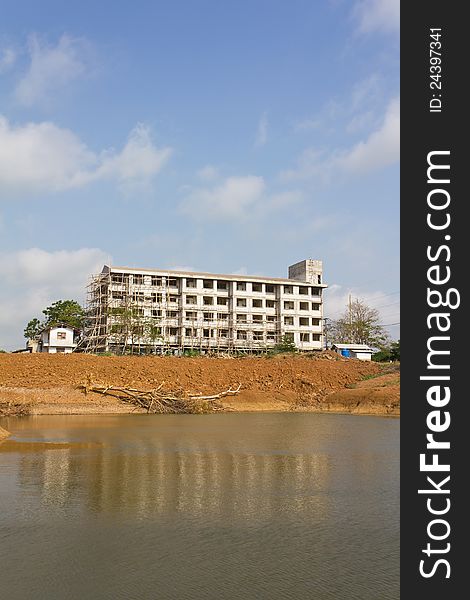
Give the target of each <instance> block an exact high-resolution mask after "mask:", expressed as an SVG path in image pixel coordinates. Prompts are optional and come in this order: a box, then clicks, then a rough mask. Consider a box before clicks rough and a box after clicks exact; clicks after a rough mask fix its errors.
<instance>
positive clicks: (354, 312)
mask: <svg viewBox="0 0 470 600" xmlns="http://www.w3.org/2000/svg"><path fill="white" fill-rule="evenodd" d="M328 336H329V340H330V341H331V342H332V343H337V344H340V343H341V344H347V343H350V344H369V345H370V346H374V347H376V348H383V347H384V346H387V344H388V342H389V335H388V333H387V332H386V331H385V329H384V328H383V327H382V325H380V315H379V312H378V310H376V309H375V308H370V307H369V306H367V304H366V303H365V302H364V301H363V300H359V299H356V300H354V301H353V302H351V303H350V305H349V306H348V307H347V308H346V310H345V312H344V314H343V315H342V316H341V317H340V318H339V319H337V320H336V321H332V322H331V325H330V327H329V331H328Z"/></svg>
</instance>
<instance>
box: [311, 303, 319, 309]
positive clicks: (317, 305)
mask: <svg viewBox="0 0 470 600" xmlns="http://www.w3.org/2000/svg"><path fill="white" fill-rule="evenodd" d="M312 310H320V305H319V304H314V303H312Z"/></svg>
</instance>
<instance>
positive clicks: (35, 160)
mask: <svg viewBox="0 0 470 600" xmlns="http://www.w3.org/2000/svg"><path fill="white" fill-rule="evenodd" d="M171 152H172V150H171V148H168V147H166V148H157V147H156V146H155V145H154V144H153V142H152V140H151V138H150V132H149V130H148V128H146V127H145V126H143V125H140V124H139V125H137V126H136V127H135V128H134V129H133V130H132V131H131V133H130V135H129V138H128V140H127V143H126V145H125V146H124V148H123V149H122V150H121V151H120V152H116V151H114V150H105V151H102V152H101V153H99V154H96V153H95V152H93V151H92V150H91V149H89V148H88V147H87V146H86V145H85V144H84V143H83V142H82V141H81V140H80V139H79V138H78V137H77V136H76V135H75V134H74V133H73V132H72V131H70V130H69V129H63V128H60V127H58V126H57V125H54V123H51V122H47V121H46V122H41V123H27V124H25V125H20V126H17V127H15V126H12V125H10V123H9V122H8V121H7V119H5V118H4V117H2V116H0V198H1V197H2V196H3V195H6V194H8V193H15V192H16V193H18V192H19V193H22V192H23V193H24V192H36V191H39V192H42V191H53V192H57V191H62V190H67V189H71V188H76V187H81V186H84V185H87V184H89V183H91V182H93V181H96V180H102V179H114V180H117V181H118V182H119V183H125V182H129V181H147V180H148V179H149V178H151V177H153V176H154V175H155V174H156V173H158V172H159V171H160V169H161V168H162V167H163V165H164V164H165V162H166V161H167V160H168V158H169V157H170V155H171Z"/></svg>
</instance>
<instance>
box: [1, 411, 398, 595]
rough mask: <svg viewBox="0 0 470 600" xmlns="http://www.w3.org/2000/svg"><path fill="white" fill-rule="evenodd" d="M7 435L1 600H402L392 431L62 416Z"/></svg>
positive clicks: (355, 425)
mask: <svg viewBox="0 0 470 600" xmlns="http://www.w3.org/2000/svg"><path fill="white" fill-rule="evenodd" d="M2 426H4V427H6V428H7V429H8V430H9V431H11V432H12V433H13V440H12V441H6V442H3V443H2V444H0V490H1V494H0V505H1V506H0V539H1V540H2V544H0V564H1V565H2V592H3V595H4V596H5V597H8V598H9V600H17V599H18V600H29V599H31V600H37V599H38V598H47V600H56V599H57V600H63V598H67V599H68V600H69V599H70V600H75V599H76V600H82V599H83V598H93V599H97V600H121V599H122V600H128V599H129V598H136V599H142V600H148V599H153V598H158V600H194V599H195V598H201V599H204V600H220V599H221V598H224V600H225V599H227V600H258V599H259V598H269V599H270V600H271V599H272V600H298V599H300V598H302V599H303V598H306V599H307V598H312V599H313V600H343V599H347V600H377V599H378V598H380V600H396V598H398V544H399V537H398V516H399V515H398V475H399V471H398V427H399V423H398V421H391V420H386V419H376V418H368V417H352V416H332V415H300V414H278V415H276V414H271V415H241V414H225V415H204V416H197V415H195V416H193V415H175V416H164V417H160V416H157V417H155V418H153V417H147V416H146V415H144V416H140V417H139V416H116V417H103V416H100V417H91V416H87V417H58V416H56V417H37V418H31V419H24V420H21V421H14V420H11V422H8V423H3V422H2ZM25 564H27V565H28V569H26V570H25V568H24V565H25Z"/></svg>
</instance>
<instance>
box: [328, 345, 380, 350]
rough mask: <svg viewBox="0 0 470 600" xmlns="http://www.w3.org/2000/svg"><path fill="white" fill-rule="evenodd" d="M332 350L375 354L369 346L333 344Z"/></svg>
mask: <svg viewBox="0 0 470 600" xmlns="http://www.w3.org/2000/svg"><path fill="white" fill-rule="evenodd" d="M331 347H332V348H339V350H342V349H343V348H344V349H347V350H359V351H360V350H362V351H363V352H374V350H373V349H372V348H370V347H369V346H368V345H367V344H333V345H332V346H331Z"/></svg>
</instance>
